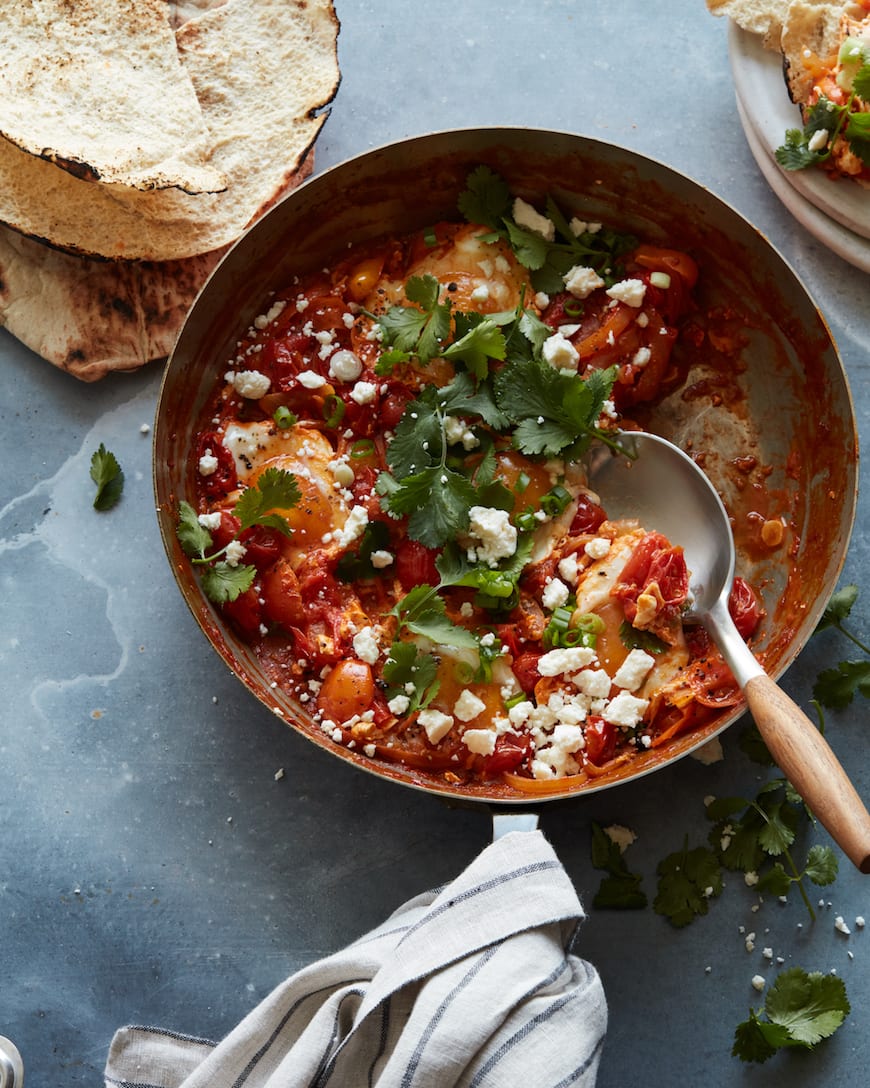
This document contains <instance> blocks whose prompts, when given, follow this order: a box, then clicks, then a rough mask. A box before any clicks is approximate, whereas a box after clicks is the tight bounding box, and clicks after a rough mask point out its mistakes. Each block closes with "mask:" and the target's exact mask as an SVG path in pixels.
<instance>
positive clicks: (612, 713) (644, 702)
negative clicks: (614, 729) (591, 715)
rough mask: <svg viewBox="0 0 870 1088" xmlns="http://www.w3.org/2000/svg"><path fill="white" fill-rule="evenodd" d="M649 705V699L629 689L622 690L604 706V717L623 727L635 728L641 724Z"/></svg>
mask: <svg viewBox="0 0 870 1088" xmlns="http://www.w3.org/2000/svg"><path fill="white" fill-rule="evenodd" d="M648 706H649V700H648V699H638V698H637V697H636V696H635V695H631V694H630V693H629V692H627V691H620V692H619V694H618V695H615V696H614V697H613V698H612V699H611V700H610V702H609V703H608V704H607V706H606V707H605V708H604V712H603V714H602V717H603V718H604V720H605V721H607V722H611V723H612V724H613V725H618V726H619V727H620V728H621V729H633V728H634V727H635V726H636V725H639V724H640V721H641V719H642V718H643V716H644V713H645V712H646V709H647V707H648Z"/></svg>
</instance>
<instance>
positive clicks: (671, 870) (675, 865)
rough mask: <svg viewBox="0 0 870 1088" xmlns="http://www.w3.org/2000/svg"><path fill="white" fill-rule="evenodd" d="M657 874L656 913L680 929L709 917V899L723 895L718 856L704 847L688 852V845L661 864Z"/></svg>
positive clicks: (654, 903)
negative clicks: (699, 917)
mask: <svg viewBox="0 0 870 1088" xmlns="http://www.w3.org/2000/svg"><path fill="white" fill-rule="evenodd" d="M657 872H658V877H659V882H658V894H657V895H656V897H655V900H654V901H653V909H654V910H655V911H656V913H657V914H663V915H664V916H665V917H666V918H667V919H668V920H669V921H670V922H671V924H672V925H674V926H676V927H677V928H682V927H683V926H687V925H688V924H689V923H690V922H691V921H692V920H693V919H694V918H695V917H696V916H697V915H700V914H706V913H707V911H708V910H709V901H710V899H711V898H712V897H713V896H717V895H719V894H720V893H721V891H722V871H721V869H720V868H719V859H718V858H717V857H716V855H715V853H714V852H713V851H712V850H708V849H707V848H706V847H704V846H697V847H695V849H693V850H689V847H688V841H687V842H686V843H684V845H683V849H682V850H680V851H677V852H676V853H673V854H669V855H668V856H667V857H666V858H664V859H663V860H662V861H660V862H659V865H658V869H657Z"/></svg>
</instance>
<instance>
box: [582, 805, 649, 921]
mask: <svg viewBox="0 0 870 1088" xmlns="http://www.w3.org/2000/svg"><path fill="white" fill-rule="evenodd" d="M592 864H593V866H594V867H595V868H596V869H603V870H604V871H605V872H606V873H607V874H608V875H607V876H605V877H604V878H603V879H602V881H601V885H600V887H599V889H598V891H597V892H596V894H595V898H594V899H593V900H592V905H593V906H595V907H602V908H604V907H610V908H612V909H615V910H639V909H642V908H643V907H645V906H646V905H647V897H646V893H645V892H644V891H642V889H641V886H640V885H641V882H642V880H643V877H641V876H639V875H638V874H636V873H632V872H631V871H630V870H629V868H628V866H627V865H626V863H625V858H624V857H623V855H622V851H621V850H620V849H619V846H618V845H617V844H616V843H615V842H614V841H613V840H612V839H611V838H610V836H609V835H608V834H607V832H606V831H604V830H603V829H602V828H601V827H600V826H599V825H598V824H596V823H593V824H592Z"/></svg>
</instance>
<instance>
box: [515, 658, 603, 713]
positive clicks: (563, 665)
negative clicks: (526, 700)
mask: <svg viewBox="0 0 870 1088" xmlns="http://www.w3.org/2000/svg"><path fill="white" fill-rule="evenodd" d="M594 660H595V651H594V650H592V649H590V648H589V647H588V646H568V647H566V648H564V649H559V650H548V651H547V653H545V654H541V656H540V657H539V658H538V672H539V673H540V674H541V676H560V675H562V674H563V673H573V672H579V671H580V670H581V669H585V668H586V666H587V665H591V664H592V662H593V661H594ZM522 705H523V704H522V703H521V704H520V706H522Z"/></svg>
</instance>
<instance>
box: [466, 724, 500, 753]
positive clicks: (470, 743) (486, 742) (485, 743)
mask: <svg viewBox="0 0 870 1088" xmlns="http://www.w3.org/2000/svg"><path fill="white" fill-rule="evenodd" d="M496 739H497V734H496V732H495V730H494V729H466V730H465V732H464V733H463V734H462V740H463V743H464V744H465V747H466V748H467V749H468V750H469V752H474V754H475V755H478V756H491V755H492V753H493V752H494V751H495V742H496Z"/></svg>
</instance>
